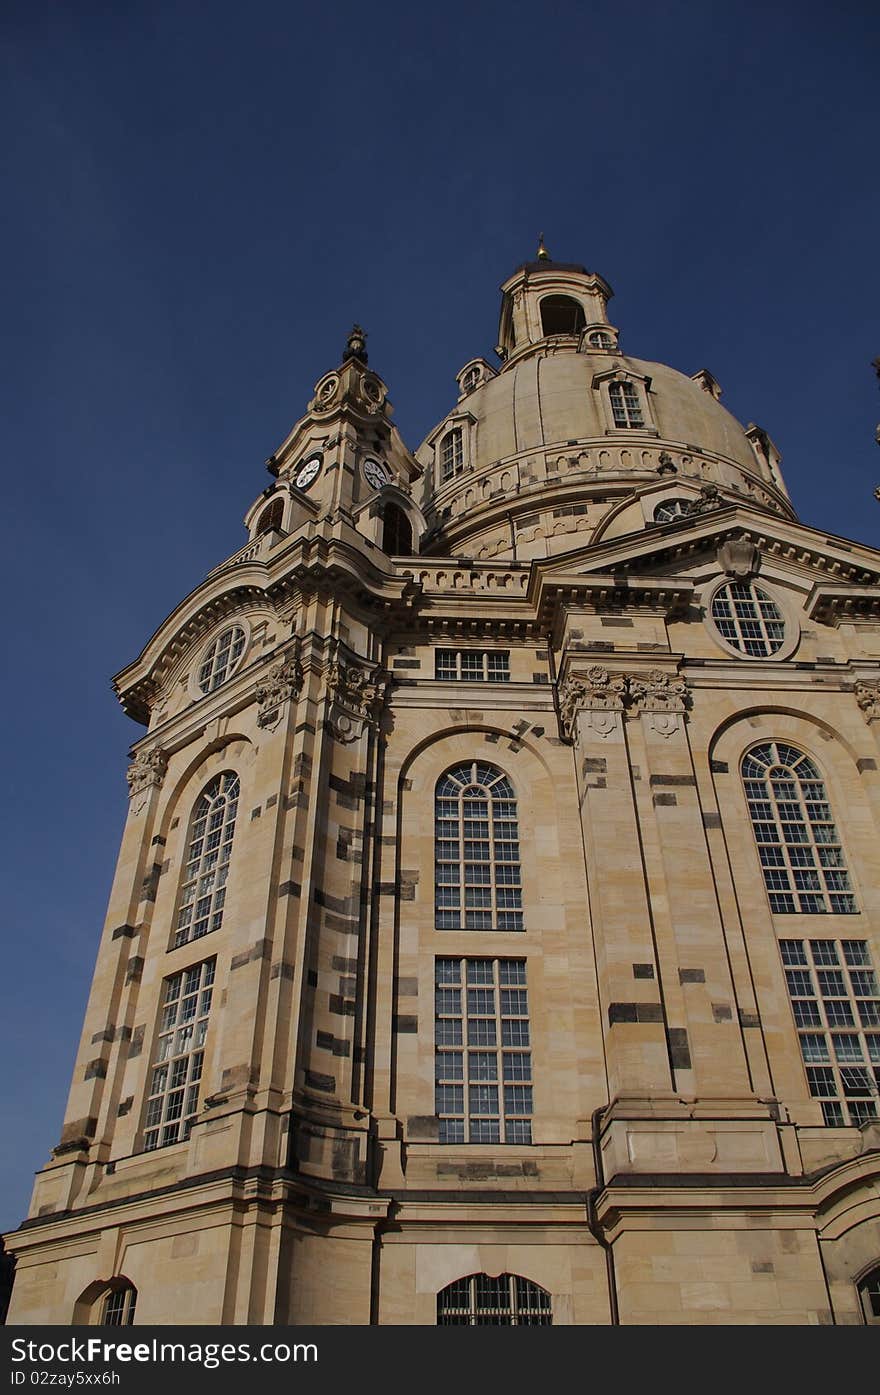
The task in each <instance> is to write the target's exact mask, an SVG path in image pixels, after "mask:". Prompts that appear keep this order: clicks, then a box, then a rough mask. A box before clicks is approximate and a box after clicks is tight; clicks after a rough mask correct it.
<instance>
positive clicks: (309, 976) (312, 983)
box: [306, 969, 318, 988]
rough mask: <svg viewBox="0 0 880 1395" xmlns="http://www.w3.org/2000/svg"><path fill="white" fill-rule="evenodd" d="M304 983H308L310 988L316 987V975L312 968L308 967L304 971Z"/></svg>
mask: <svg viewBox="0 0 880 1395" xmlns="http://www.w3.org/2000/svg"><path fill="white" fill-rule="evenodd" d="M306 983H307V984H308V985H309V987H310V988H317V986H318V975H317V972H316V971H315V970H314V969H308V970H307V971H306Z"/></svg>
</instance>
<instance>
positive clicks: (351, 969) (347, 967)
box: [330, 954, 358, 974]
mask: <svg viewBox="0 0 880 1395" xmlns="http://www.w3.org/2000/svg"><path fill="white" fill-rule="evenodd" d="M330 964H331V967H332V968H334V969H336V971H337V972H338V973H340V974H356V973H357V968H358V962H357V960H356V959H343V958H342V956H341V955H339V954H334V956H333V958H332V959H331V960H330Z"/></svg>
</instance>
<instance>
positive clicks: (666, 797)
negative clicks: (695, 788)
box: [651, 794, 678, 806]
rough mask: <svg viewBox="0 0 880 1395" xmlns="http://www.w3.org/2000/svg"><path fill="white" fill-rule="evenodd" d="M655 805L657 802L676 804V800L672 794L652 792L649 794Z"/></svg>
mask: <svg viewBox="0 0 880 1395" xmlns="http://www.w3.org/2000/svg"><path fill="white" fill-rule="evenodd" d="M651 798H652V800H653V801H654V804H655V806H656V805H659V804H677V803H678V800H677V799H676V797H675V795H674V794H653V795H652V796H651Z"/></svg>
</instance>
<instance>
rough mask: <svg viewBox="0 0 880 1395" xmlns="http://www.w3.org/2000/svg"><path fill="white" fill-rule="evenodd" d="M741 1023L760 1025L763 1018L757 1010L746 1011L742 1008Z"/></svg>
mask: <svg viewBox="0 0 880 1395" xmlns="http://www.w3.org/2000/svg"><path fill="white" fill-rule="evenodd" d="M739 1024H740V1026H741V1027H760V1025H761V1019H760V1017H759V1016H758V1014H757V1013H756V1012H746V1011H745V1010H744V1009H743V1008H740V1010H739Z"/></svg>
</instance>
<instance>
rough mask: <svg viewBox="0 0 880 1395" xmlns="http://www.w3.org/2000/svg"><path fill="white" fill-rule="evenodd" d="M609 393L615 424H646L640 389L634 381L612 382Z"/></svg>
mask: <svg viewBox="0 0 880 1395" xmlns="http://www.w3.org/2000/svg"><path fill="white" fill-rule="evenodd" d="M608 395H609V397H610V399H611V413H612V416H613V417H614V425H615V426H644V424H645V418H644V415H643V413H642V403H641V398H640V397H639V390H638V388H637V387H636V386H635V385H634V384H633V383H612V384H611V386H610V388H609V389H608Z"/></svg>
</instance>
